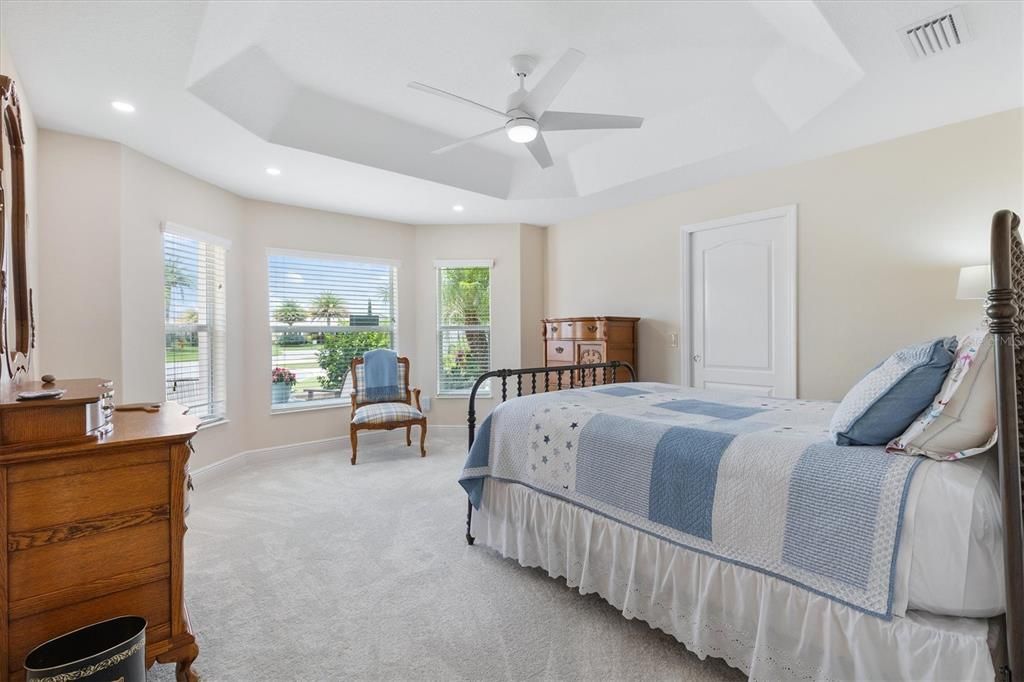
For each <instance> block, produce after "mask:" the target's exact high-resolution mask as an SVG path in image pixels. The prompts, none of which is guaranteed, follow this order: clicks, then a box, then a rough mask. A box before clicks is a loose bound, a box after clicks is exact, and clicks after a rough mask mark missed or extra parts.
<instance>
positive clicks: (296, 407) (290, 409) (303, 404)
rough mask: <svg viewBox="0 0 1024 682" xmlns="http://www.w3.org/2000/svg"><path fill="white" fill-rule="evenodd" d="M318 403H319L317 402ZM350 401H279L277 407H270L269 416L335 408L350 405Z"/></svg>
mask: <svg viewBox="0 0 1024 682" xmlns="http://www.w3.org/2000/svg"><path fill="white" fill-rule="evenodd" d="M317 403H320V404H317ZM351 406H352V402H351V401H349V400H345V401H340V400H339V401H337V402H334V401H327V400H323V401H305V400H303V401H298V400H297V401H295V402H287V403H281V404H279V405H278V406H277V407H271V408H270V416H272V417H273V416H275V415H278V414H292V413H294V412H317V411H320V410H336V409H339V408H343V407H351Z"/></svg>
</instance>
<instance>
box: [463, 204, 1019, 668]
mask: <svg viewBox="0 0 1024 682" xmlns="http://www.w3.org/2000/svg"><path fill="white" fill-rule="evenodd" d="M1019 227H1020V217H1019V216H1017V215H1016V214H1015V213H1014V212H1013V211H1008V210H1004V211H999V212H998V213H996V214H995V215H994V216H993V218H992V232H991V254H992V289H991V291H989V293H988V302H987V304H986V312H987V313H988V318H989V330H990V331H991V333H992V336H993V341H994V344H993V345H994V349H995V353H996V356H995V365H996V398H997V405H998V443H997V446H996V449H997V451H998V457H999V484H1000V496H1001V501H1002V517H1003V533H1004V543H1003V546H1004V548H1005V550H1006V551H1005V564H1006V617H1005V635H1006V660H1005V663H1004V664H1003V665H1001V666H999V667H998V668H997V674H999V673H1001V674H1002V679H1003V682H1024V516H1022V514H1024V513H1022V506H1024V487H1022V484H1021V481H1022V479H1024V463H1022V460H1021V454H1020V443H1021V442H1022V441H1024V411H1022V410H1021V409H1020V406H1022V405H1024V243H1022V241H1021V236H1020V233H1019V231H1018V228H1019ZM619 369H626V370H628V372H629V376H630V381H636V372H635V370H634V369H633V367H632V366H630V365H629V364H627V363H624V362H606V363H600V364H594V365H566V366H562V367H533V368H529V369H499V370H494V371H492V372H488V373H486V374H484V375H483V376H481V377H480V378H479V379H477V381H476V383H475V384H474V385H473V390H472V391H471V392H470V396H469V414H468V423H469V446H470V447H472V446H473V438H474V436H475V435H476V398H477V392H478V391H479V390H480V387H481V386H482V385H483V384H484V383H485V382H486V381H488V380H490V379H495V378H497V379H501V402H505V400H507V399H508V381H509V379H510V378H512V377H515V380H516V381H515V384H516V397H519V396H522V395H524V394H523V377H525V376H529V377H530V393H538V392H541V393H544V392H547V391H548V390H549V389H550V388H551V382H550V376H551V375H552V374H557V381H556V384H555V386H556V389H557V390H560V389H562V388H578V387H582V386H586V385H591V386H594V385H597V384H598V381H597V373H598V371H601V372H602V379H603V382H602V383H615V382H616V379H617V376H616V375H617V374H618V370H619ZM608 370H612V371H611V373H610V374H611V375H610V376H609V371H608ZM564 372H568V374H569V379H568V382H569V383H568V385H563V380H562V375H563V373H564ZM588 374H589V375H590V383H589V384H587V381H586V380H587V375H588ZM541 375H543V376H544V383H543V386H542V388H543V390H542V391H538V390H537V377H538V376H541ZM526 395H529V393H527V394H526ZM467 510H468V511H467V514H466V542H467V543H468V544H470V545H472V544H473V541H474V538H473V536H472V534H471V532H470V524H471V522H472V520H473V505H472V503H467Z"/></svg>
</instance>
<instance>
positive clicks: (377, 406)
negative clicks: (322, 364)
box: [349, 357, 427, 464]
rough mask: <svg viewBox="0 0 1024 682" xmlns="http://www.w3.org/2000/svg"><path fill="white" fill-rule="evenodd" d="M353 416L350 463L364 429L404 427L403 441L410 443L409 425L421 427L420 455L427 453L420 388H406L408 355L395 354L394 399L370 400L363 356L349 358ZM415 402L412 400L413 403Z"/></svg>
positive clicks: (410, 427)
mask: <svg viewBox="0 0 1024 682" xmlns="http://www.w3.org/2000/svg"><path fill="white" fill-rule="evenodd" d="M350 372H351V375H352V388H353V391H352V419H351V423H350V426H349V436H350V439H351V442H352V464H355V463H356V451H357V449H358V447H359V435H358V434H359V432H360V431H363V430H380V429H385V430H387V431H391V430H393V429H400V428H405V444H406V446H411V445H412V427H414V426H419V427H420V457H426V456H427V448H426V440H427V418H426V417H425V416H424V415H423V410H422V408H421V407H420V389H418V388H412V389H410V388H409V358H405V357H399V358H398V388H399V397H398V399H396V400H388V401H372V400H370V399H369V398H368V397H367V394H366V378H365V364H364V362H363V358H361V357H360V358H355V359H353V360H352V365H351V368H350ZM414 402H415V404H414Z"/></svg>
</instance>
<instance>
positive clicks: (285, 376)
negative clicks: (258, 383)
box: [270, 367, 295, 384]
mask: <svg viewBox="0 0 1024 682" xmlns="http://www.w3.org/2000/svg"><path fill="white" fill-rule="evenodd" d="M270 381H271V383H274V384H294V383H295V372H293V371H291V370H290V369H288V368H286V367H275V368H274V369H273V370H272V371H271V372H270Z"/></svg>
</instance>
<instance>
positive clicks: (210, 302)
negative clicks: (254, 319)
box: [160, 221, 231, 428]
mask: <svg viewBox="0 0 1024 682" xmlns="http://www.w3.org/2000/svg"><path fill="white" fill-rule="evenodd" d="M168 234H170V235H172V236H174V237H178V238H180V239H189V240H192V241H196V242H200V243H202V244H205V245H206V246H207V248H209V247H213V248H218V249H220V250H221V251H222V252H223V253H222V254H221V257H222V258H223V280H222V281H221V282H219V284H220V291H221V295H220V297H221V299H222V300H223V309H222V311H220V313H221V315H222V316H223V318H224V319H223V323H222V328H223V330H224V331H223V336H221V335H219V334H217V327H218V317H220V316H221V315H218V310H217V308H218V301H217V296H210V295H208V294H207V295H205V296H204V297H203V307H205V309H206V315H205V316H204V318H203V319H205V322H202V323H181V322H168V321H167V314H166V310H165V313H164V332H163V337H164V342H163V343H164V352H163V366H164V400H173V399H174V397H175V396H173V395H172V394H171V392H170V391H169V386H168V382H169V380H170V377H168V375H167V334H168V333H180V332H186V333H188V332H195V333H196V334H200V333H204V332H205V333H206V335H207V338H208V339H209V343H208V347H209V357H208V358H207V362H208V367H209V370H208V372H207V374H208V376H207V380H206V396H207V403H206V404H207V405H208V407H209V410H210V414H207V415H204V416H202V417H200V418H199V426H200V428H206V427H210V426H214V425H216V424H221V423H227V422H228V421H229V419H228V365H227V345H228V344H227V339H228V334H229V332H228V253H229V252H230V250H231V240H230V239H226V238H224V237H221V236H219V235H215V234H211V233H209V232H204V231H202V230H197V229H194V228H191V227H188V226H185V225H181V224H179V223H174V222H170V221H165V222H163V223H161V225H160V256H161V261H162V262H163V266H164V267H163V268H162V269H161V277H160V279H161V282H162V283H163V289H164V291H166V290H167V279H166V273H167V270H166V266H167V254H166V248H167V247H166V241H165V240H166V236H167V235H168ZM208 260H209V259H207V261H208ZM205 274H206V282H207V283H206V291H207V292H209V291H214V290H215V286H216V284H217V283H218V281H217V277H216V273H208V272H207V273H205ZM218 356H219V357H218ZM218 359H219V360H220V362H219V363H218ZM218 367H219V368H220V370H221V372H222V373H223V384H224V385H223V386H222V387H219V386H218V384H217V370H218ZM218 405H219V406H220V409H219V410H216V411H215V410H214V407H215V406H218Z"/></svg>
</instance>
